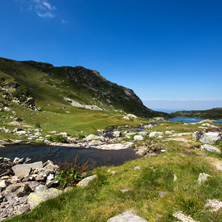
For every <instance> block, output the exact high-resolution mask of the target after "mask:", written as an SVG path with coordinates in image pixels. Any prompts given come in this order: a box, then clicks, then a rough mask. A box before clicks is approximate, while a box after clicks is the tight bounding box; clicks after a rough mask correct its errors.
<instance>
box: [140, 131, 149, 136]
mask: <svg viewBox="0 0 222 222" xmlns="http://www.w3.org/2000/svg"><path fill="white" fill-rule="evenodd" d="M139 134H140V135H141V136H147V135H148V132H144V131H143V132H139Z"/></svg>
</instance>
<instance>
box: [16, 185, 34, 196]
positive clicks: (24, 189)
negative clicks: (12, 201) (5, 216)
mask: <svg viewBox="0 0 222 222" xmlns="http://www.w3.org/2000/svg"><path fill="white" fill-rule="evenodd" d="M31 191H32V190H31V188H30V187H29V185H28V184H24V185H23V186H21V187H20V188H19V189H18V190H17V191H16V195H17V197H24V196H25V195H28V194H29V193H30V192H31Z"/></svg>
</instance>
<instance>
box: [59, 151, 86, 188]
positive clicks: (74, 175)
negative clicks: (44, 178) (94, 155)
mask: <svg viewBox="0 0 222 222" xmlns="http://www.w3.org/2000/svg"><path fill="white" fill-rule="evenodd" d="M56 164H57V165H58V166H59V168H58V176H57V177H56V179H55V180H56V181H58V182H59V184H60V185H61V187H62V188H63V189H64V188H65V187H67V186H71V187H73V186H75V185H76V184H77V183H78V182H79V181H80V180H81V179H82V177H83V176H82V173H83V172H85V171H86V170H87V169H88V161H86V162H85V164H84V165H83V166H82V167H79V166H78V155H77V156H76V158H75V162H74V163H71V164H68V163H67V162H66V161H65V163H64V165H62V164H60V163H58V162H56Z"/></svg>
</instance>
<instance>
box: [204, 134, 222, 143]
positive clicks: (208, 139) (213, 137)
mask: <svg viewBox="0 0 222 222" xmlns="http://www.w3.org/2000/svg"><path fill="white" fill-rule="evenodd" d="M221 139H222V135H221V134H220V133H217V132H208V133H204V134H203V135H202V136H201V137H200V141H201V142H202V143H209V144H214V143H216V142H218V141H220V140H221Z"/></svg>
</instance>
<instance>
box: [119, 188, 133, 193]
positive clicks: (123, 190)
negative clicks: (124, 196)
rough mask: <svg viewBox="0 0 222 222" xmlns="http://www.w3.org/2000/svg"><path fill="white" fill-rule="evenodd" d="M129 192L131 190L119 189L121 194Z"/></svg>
mask: <svg viewBox="0 0 222 222" xmlns="http://www.w3.org/2000/svg"><path fill="white" fill-rule="evenodd" d="M130 190H132V189H120V191H121V193H126V192H128V191H130Z"/></svg>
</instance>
